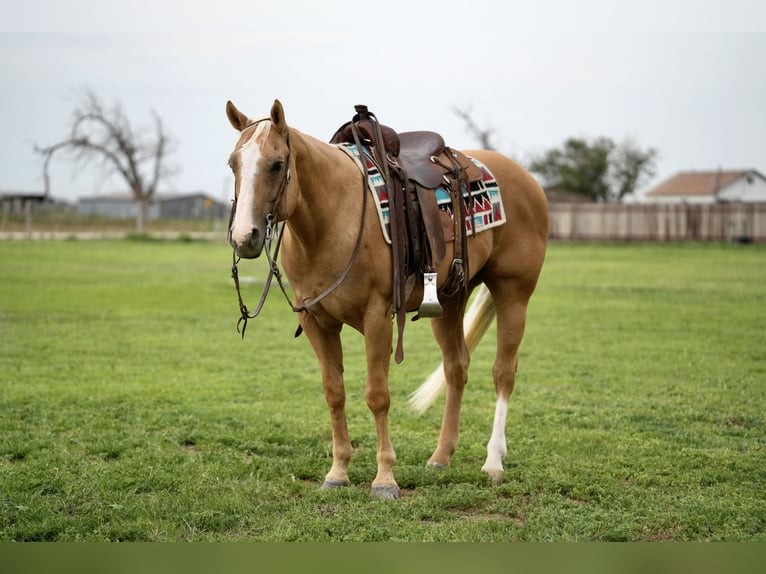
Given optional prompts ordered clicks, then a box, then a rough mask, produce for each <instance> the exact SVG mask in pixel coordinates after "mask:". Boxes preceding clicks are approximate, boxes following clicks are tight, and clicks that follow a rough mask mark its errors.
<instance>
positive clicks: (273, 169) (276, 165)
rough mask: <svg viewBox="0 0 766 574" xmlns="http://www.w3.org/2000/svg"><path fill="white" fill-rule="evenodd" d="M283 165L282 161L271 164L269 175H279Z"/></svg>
mask: <svg viewBox="0 0 766 574" xmlns="http://www.w3.org/2000/svg"><path fill="white" fill-rule="evenodd" d="M283 165H284V162H282V161H275V162H274V163H272V164H271V173H279V172H280V171H282V166H283Z"/></svg>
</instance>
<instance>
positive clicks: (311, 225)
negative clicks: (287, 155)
mask: <svg viewBox="0 0 766 574" xmlns="http://www.w3.org/2000/svg"><path fill="white" fill-rule="evenodd" d="M290 140H291V146H292V152H291V153H292V154H293V156H294V158H295V172H296V173H295V174H294V177H297V178H298V184H299V188H300V198H299V200H298V202H297V205H296V209H295V212H294V213H293V214H292V215H291V217H290V219H291V220H292V221H288V224H290V227H291V228H292V230H293V233H294V234H295V235H297V236H301V235H307V234H311V235H314V236H318V237H313V238H312V237H306V240H307V241H312V240H313V239H322V238H323V237H322V235H323V234H325V233H326V232H327V230H328V229H330V228H331V227H332V226H334V225H338V221H339V220H341V219H342V213H343V212H344V210H346V209H347V208H348V202H349V198H348V196H349V193H350V190H351V185H350V183H351V182H356V180H357V179H358V178H356V177H354V175H355V174H354V172H356V173H357V174H358V173H359V170H358V168H357V167H356V166H355V165H354V163H353V161H351V159H350V158H348V157H347V156H345V154H344V153H343V152H342V151H340V150H339V149H338V148H337V147H336V146H334V145H331V144H328V143H325V142H323V141H321V140H319V139H317V138H315V137H313V136H310V135H307V134H304V133H301V132H298V131H297V130H292V131H291V133H290ZM353 187H354V188H357V187H359V188H361V180H360V181H359V182H357V184H356V185H354V186H353ZM357 193H359V191H358V190H357ZM356 203H361V198H359V200H358V201H357V202H356ZM323 243H325V242H323Z"/></svg>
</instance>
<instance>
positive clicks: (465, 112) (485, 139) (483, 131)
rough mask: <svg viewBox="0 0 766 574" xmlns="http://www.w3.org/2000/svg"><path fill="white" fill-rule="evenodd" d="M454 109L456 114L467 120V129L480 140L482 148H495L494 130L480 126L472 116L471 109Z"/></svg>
mask: <svg viewBox="0 0 766 574" xmlns="http://www.w3.org/2000/svg"><path fill="white" fill-rule="evenodd" d="M453 111H454V112H455V115H457V116H458V117H459V118H460V119H461V120H463V122H465V126H466V129H468V131H469V132H471V135H472V136H473V137H475V138H476V139H477V140H479V144H480V145H481V147H482V149H489V150H494V149H495V146H494V145H493V144H492V136H493V134H494V131H493V130H491V129H488V128H480V127H479V125H478V124H477V123H476V122H475V121H474V119H473V117H472V116H471V110H470V109H461V108H453Z"/></svg>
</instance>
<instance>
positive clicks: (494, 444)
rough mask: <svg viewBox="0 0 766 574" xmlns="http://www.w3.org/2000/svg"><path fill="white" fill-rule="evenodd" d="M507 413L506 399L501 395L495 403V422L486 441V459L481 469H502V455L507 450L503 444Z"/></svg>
mask: <svg viewBox="0 0 766 574" xmlns="http://www.w3.org/2000/svg"><path fill="white" fill-rule="evenodd" d="M507 415H508V401H507V400H506V399H504V398H502V397H498V398H497V403H495V422H494V423H493V425H492V436H491V437H490V439H489V442H488V443H487V460H486V462H485V463H484V466H482V467H481V469H482V470H503V457H504V456H505V454H506V453H507V452H508V449H507V447H506V444H505V419H506V416H507Z"/></svg>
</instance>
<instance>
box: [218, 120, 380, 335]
mask: <svg viewBox="0 0 766 574" xmlns="http://www.w3.org/2000/svg"><path fill="white" fill-rule="evenodd" d="M267 119H268V118H264V119H260V120H257V121H254V122H251V123H250V124H248V125H247V126H245V128H244V129H248V128H250V127H253V126H255V125H257V124H259V123H261V122H262V121H266V120H267ZM352 133H353V135H354V141H355V143H356V145H357V146H358V148H359V149H362V145H361V139H360V136H359V131H358V129H357V127H356V126H355V125H353V124H352ZM290 152H291V147H290V131H289V128H288V132H287V161H286V162H285V164H286V165H287V170H286V171H285V177H284V178H283V179H282V181H281V182H280V185H279V189H278V191H277V195H276V198H275V200H274V204H273V205H272V211H271V212H270V213H268V214H267V215H266V230H265V237H266V239H265V252H266V259H267V260H268V262H269V272H268V275H267V276H266V281H265V283H264V286H263V291H262V292H261V298H260V300H259V301H258V305H257V307H256V308H255V311H253V312H252V313H251V312H250V310H249V309H248V308H247V305H245V302H244V300H243V299H242V292H241V289H240V284H239V270H238V269H237V264H238V263H239V261H240V257H239V256H237V252H236V250H234V249H232V264H231V277H232V279H233V280H234V286H235V288H236V290H237V299H238V300H239V312H240V317H239V319H238V320H237V333H240V334H241V335H242V338H243V339H244V338H245V329H247V322H248V320H249V319H254V318H256V317H257V316H258V315H259V314H260V312H261V310H262V309H263V306H264V304H265V302H266V296H267V295H268V294H269V289H270V288H271V281H272V279H274V278H276V280H277V284H278V285H279V289H280V290H281V291H282V294H283V295H284V296H285V299H286V300H287V303H288V305H290V308H291V309H292V310H293V312H295V313H309V312H310V311H311V308H312V307H314V306H315V305H317V304H318V303H320V302H321V301H322V300H324V299H325V298H326V297H328V296H329V295H330V294H332V293H333V292H334V291H335V290H336V289H338V287H340V286H341V284H342V283H343V281H345V280H346V277H348V274H349V273H350V272H351V268H352V267H353V266H354V263H355V262H356V259H357V257H358V256H359V251H360V250H361V247H362V235H363V232H364V224H365V219H366V216H367V195H368V193H367V192H368V178H367V166H366V165H365V162H362V168H363V174H362V175H363V177H362V194H363V198H362V218H361V221H360V223H359V233H358V235H357V238H356V244H355V245H354V251H353V252H352V254H351V259H350V260H349V262H348V264H347V265H346V268H345V270H344V271H343V273H342V274H341V275H340V276H339V277H338V278H337V279H336V280H335V282H334V283H333V284H332V285H330V286H329V287H328V288H327V289H325V290H324V291H323V292H322V293H320V294H319V295H317V296H316V297H313V298H311V297H309V298H306V299H304V300H303V301H302V303H301V304H300V305H294V304H293V303H292V301H291V300H290V296H289V295H288V294H287V289H285V286H284V282H283V280H282V277H283V276H282V272H281V271H280V269H279V264H278V263H277V258H278V256H279V248H280V247H281V245H282V237H283V234H284V226H285V222H284V221H282V222H280V221H278V220H277V217H278V215H279V208H280V205H281V203H282V200H283V198H284V195H285V193H286V189H287V185H288V184H289V183H290ZM236 210H237V198H236V197H235V198H234V199H233V200H232V203H231V213H230V215H229V230H228V234H229V239H231V226H232V223H233V221H234V214H235V213H236ZM272 247H273V248H274V253H273V255H272V252H271V250H272ZM240 325H241V329H240ZM302 331H303V328H302V326H301V325H298V329H297V330H296V332H295V336H296V337H298V336H299V335H300V334H301V332H302Z"/></svg>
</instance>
